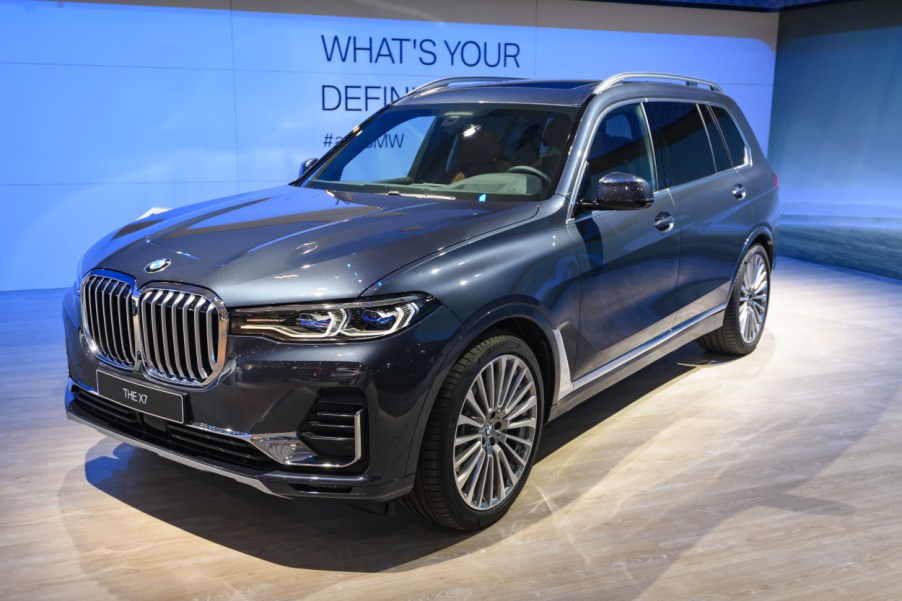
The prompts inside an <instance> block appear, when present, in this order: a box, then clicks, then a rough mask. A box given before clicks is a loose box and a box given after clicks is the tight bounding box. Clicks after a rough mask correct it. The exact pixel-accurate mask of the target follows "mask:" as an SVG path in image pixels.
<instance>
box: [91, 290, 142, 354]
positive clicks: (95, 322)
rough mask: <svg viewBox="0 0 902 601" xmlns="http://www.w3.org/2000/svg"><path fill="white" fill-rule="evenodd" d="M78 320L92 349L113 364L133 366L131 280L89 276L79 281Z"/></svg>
mask: <svg viewBox="0 0 902 601" xmlns="http://www.w3.org/2000/svg"><path fill="white" fill-rule="evenodd" d="M81 297H82V323H83V327H84V329H85V335H86V336H87V338H88V341H89V344H90V346H91V350H92V352H94V354H96V355H97V356H98V357H99V358H100V359H102V360H103V361H105V362H107V363H109V364H111V365H115V366H117V367H124V368H134V366H135V344H134V333H133V332H132V327H133V320H132V283H131V282H130V281H126V280H124V279H120V278H118V277H117V278H114V277H108V276H106V275H91V276H89V277H88V278H86V279H85V281H84V282H83V284H82V295H81Z"/></svg>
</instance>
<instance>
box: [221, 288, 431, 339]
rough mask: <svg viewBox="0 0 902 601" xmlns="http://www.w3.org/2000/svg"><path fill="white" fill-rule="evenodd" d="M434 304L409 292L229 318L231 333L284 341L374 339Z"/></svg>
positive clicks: (236, 314) (234, 314) (243, 312)
mask: <svg viewBox="0 0 902 601" xmlns="http://www.w3.org/2000/svg"><path fill="white" fill-rule="evenodd" d="M437 304H438V301H436V300H435V299H434V298H432V297H431V296H427V295H422V294H412V295H409V296H403V297H394V298H386V299H373V300H366V301H358V302H350V303H323V304H315V305H314V304H311V305H281V306H277V307H256V308H252V309H235V310H233V311H232V314H231V317H230V323H231V333H232V334H248V335H256V336H266V337H268V338H275V339H276V340H285V341H288V342H316V341H319V340H357V339H366V338H377V337H379V336H388V335H389V334H394V333H395V332H397V331H398V330H402V329H404V328H406V327H407V326H409V325H410V324H412V323H414V322H415V321H416V320H417V319H419V318H421V317H423V316H424V315H426V313H428V312H429V311H430V310H432V309H433V308H434V307H435V306H436V305H437Z"/></svg>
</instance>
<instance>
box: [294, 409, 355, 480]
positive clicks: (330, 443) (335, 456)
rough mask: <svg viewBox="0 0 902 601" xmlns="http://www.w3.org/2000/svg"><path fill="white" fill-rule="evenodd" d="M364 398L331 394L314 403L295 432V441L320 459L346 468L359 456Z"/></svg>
mask: <svg viewBox="0 0 902 601" xmlns="http://www.w3.org/2000/svg"><path fill="white" fill-rule="evenodd" d="M364 416H365V412H364V397H363V395H362V394H359V393H350V394H332V395H328V396H324V397H321V398H320V400H318V401H317V402H316V404H315V405H314V406H313V409H311V410H310V413H308V414H307V419H305V420H304V423H303V424H301V427H300V428H299V429H298V438H300V439H301V440H302V441H304V444H306V445H307V446H308V447H310V449H311V450H312V451H313V452H314V453H316V454H317V455H319V456H320V457H321V458H323V459H326V458H328V459H329V460H331V461H333V462H335V463H340V464H343V465H347V464H350V463H353V462H355V461H357V460H359V459H360V458H361V457H362V455H363V432H364V430H365V429H364V427H363V426H364V424H363V421H364Z"/></svg>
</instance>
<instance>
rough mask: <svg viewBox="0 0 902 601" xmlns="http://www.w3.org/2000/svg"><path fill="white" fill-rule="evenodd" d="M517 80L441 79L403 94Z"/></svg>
mask: <svg viewBox="0 0 902 601" xmlns="http://www.w3.org/2000/svg"><path fill="white" fill-rule="evenodd" d="M518 79H522V77H475V76H471V77H444V78H442V79H436V80H435V81H430V82H429V83H424V84H423V85H421V86H419V87H417V88H414V89H412V90H411V91H409V92H408V93H407V94H405V96H411V95H413V94H416V95H417V96H419V95H421V94H423V93H425V92H428V91H430V90H437V89H439V88H450V87H451V86H453V85H454V84H477V83H499V82H503V81H516V80H518Z"/></svg>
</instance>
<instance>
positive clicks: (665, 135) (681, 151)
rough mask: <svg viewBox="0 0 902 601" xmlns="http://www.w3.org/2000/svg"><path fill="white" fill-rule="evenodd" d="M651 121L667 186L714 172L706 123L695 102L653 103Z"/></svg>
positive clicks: (648, 105) (651, 103) (649, 111)
mask: <svg viewBox="0 0 902 601" xmlns="http://www.w3.org/2000/svg"><path fill="white" fill-rule="evenodd" d="M646 112H647V114H648V121H649V124H650V126H651V130H652V139H653V140H654V142H655V155H656V157H657V159H658V165H663V171H664V181H665V184H664V185H665V187H672V186H679V185H680V184H685V183H688V182H691V181H693V180H697V179H701V178H703V177H707V176H709V175H712V174H713V173H714V159H713V157H712V156H711V145H710V143H709V141H708V134H707V132H706V131H705V124H704V123H703V122H702V118H701V114H700V113H699V110H698V107H697V106H696V105H695V104H690V103H688V102H649V103H648V104H647V105H646Z"/></svg>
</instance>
